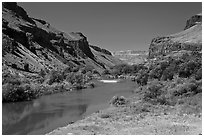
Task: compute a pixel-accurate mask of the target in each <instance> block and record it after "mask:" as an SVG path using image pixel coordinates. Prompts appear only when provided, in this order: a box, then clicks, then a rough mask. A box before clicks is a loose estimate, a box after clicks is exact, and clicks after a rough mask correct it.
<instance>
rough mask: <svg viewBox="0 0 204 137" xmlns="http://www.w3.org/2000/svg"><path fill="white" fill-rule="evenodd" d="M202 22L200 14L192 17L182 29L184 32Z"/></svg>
mask: <svg viewBox="0 0 204 137" xmlns="http://www.w3.org/2000/svg"><path fill="white" fill-rule="evenodd" d="M201 22H202V14H201V13H200V14H197V15H194V16H192V17H191V18H190V19H188V20H187V22H186V27H185V28H184V30H186V29H188V28H190V27H192V26H194V25H196V24H199V23H201Z"/></svg>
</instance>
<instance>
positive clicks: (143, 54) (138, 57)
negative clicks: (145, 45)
mask: <svg viewBox="0 0 204 137" xmlns="http://www.w3.org/2000/svg"><path fill="white" fill-rule="evenodd" d="M113 56H115V57H117V58H119V59H121V60H122V61H124V62H126V63H128V64H130V65H132V64H139V63H142V62H144V61H146V59H147V57H148V52H147V51H137V50H127V51H116V52H113Z"/></svg>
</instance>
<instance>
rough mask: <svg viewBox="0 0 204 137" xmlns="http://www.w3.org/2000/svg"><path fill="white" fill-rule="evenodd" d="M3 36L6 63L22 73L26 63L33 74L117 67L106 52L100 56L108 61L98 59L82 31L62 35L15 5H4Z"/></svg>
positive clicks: (10, 3) (101, 52) (9, 3)
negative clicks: (72, 67) (47, 70)
mask: <svg viewBox="0 0 204 137" xmlns="http://www.w3.org/2000/svg"><path fill="white" fill-rule="evenodd" d="M2 33H3V34H2V41H3V43H2V49H3V62H4V63H6V65H7V66H11V67H12V66H15V68H17V69H20V70H24V71H27V69H26V70H25V67H24V66H25V64H28V66H29V72H39V71H41V69H49V70H50V69H64V68H66V67H69V66H79V65H80V66H86V65H92V66H93V67H94V68H96V69H97V70H99V71H100V70H103V69H104V68H107V67H110V66H111V65H115V64H114V62H115V61H114V59H113V57H110V56H107V54H105V53H104V52H103V51H97V52H96V53H97V54H99V53H98V52H100V55H103V56H105V57H106V58H104V59H99V58H97V56H96V55H95V53H93V52H92V50H91V48H90V45H89V43H88V40H87V37H85V36H84V35H83V34H82V33H81V32H71V33H65V32H61V31H59V30H57V29H55V28H54V27H52V26H51V25H50V24H49V23H48V22H46V21H44V20H42V19H35V18H31V17H29V16H28V14H27V12H26V11H25V10H24V9H23V8H22V7H20V6H18V5H17V3H15V2H14V3H12V2H8V3H7V2H6V3H5V2H4V3H3V7H2ZM107 62H110V63H107Z"/></svg>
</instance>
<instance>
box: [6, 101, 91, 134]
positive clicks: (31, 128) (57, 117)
mask: <svg viewBox="0 0 204 137" xmlns="http://www.w3.org/2000/svg"><path fill="white" fill-rule="evenodd" d="M57 102H58V103H57ZM69 103H70V102H67V103H66V101H65V100H63V99H59V98H57V99H55V100H54V99H52V98H50V99H49V101H48V99H47V98H42V99H40V100H36V101H34V102H26V103H16V104H12V105H11V104H3V120H2V123H3V134H42V133H44V132H45V131H47V132H49V131H50V130H51V129H54V128H56V126H57V125H58V124H59V126H62V125H66V124H67V122H71V121H75V120H77V119H78V118H79V117H82V115H83V114H84V113H85V112H86V109H87V107H88V104H86V101H85V100H83V99H80V98H78V99H76V100H75V103H72V104H71V103H70V104H69ZM48 104H49V105H48ZM53 125H54V126H53Z"/></svg>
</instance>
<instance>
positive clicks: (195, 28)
mask: <svg viewBox="0 0 204 137" xmlns="http://www.w3.org/2000/svg"><path fill="white" fill-rule="evenodd" d="M201 49H202V14H197V15H195V16H192V17H191V18H190V19H189V20H187V23H186V26H185V28H184V31H181V32H179V33H176V34H172V35H169V36H164V37H157V38H154V39H153V40H152V42H151V44H150V48H149V57H150V58H154V57H156V56H163V55H168V54H170V53H173V52H178V51H180V52H182V51H201Z"/></svg>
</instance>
